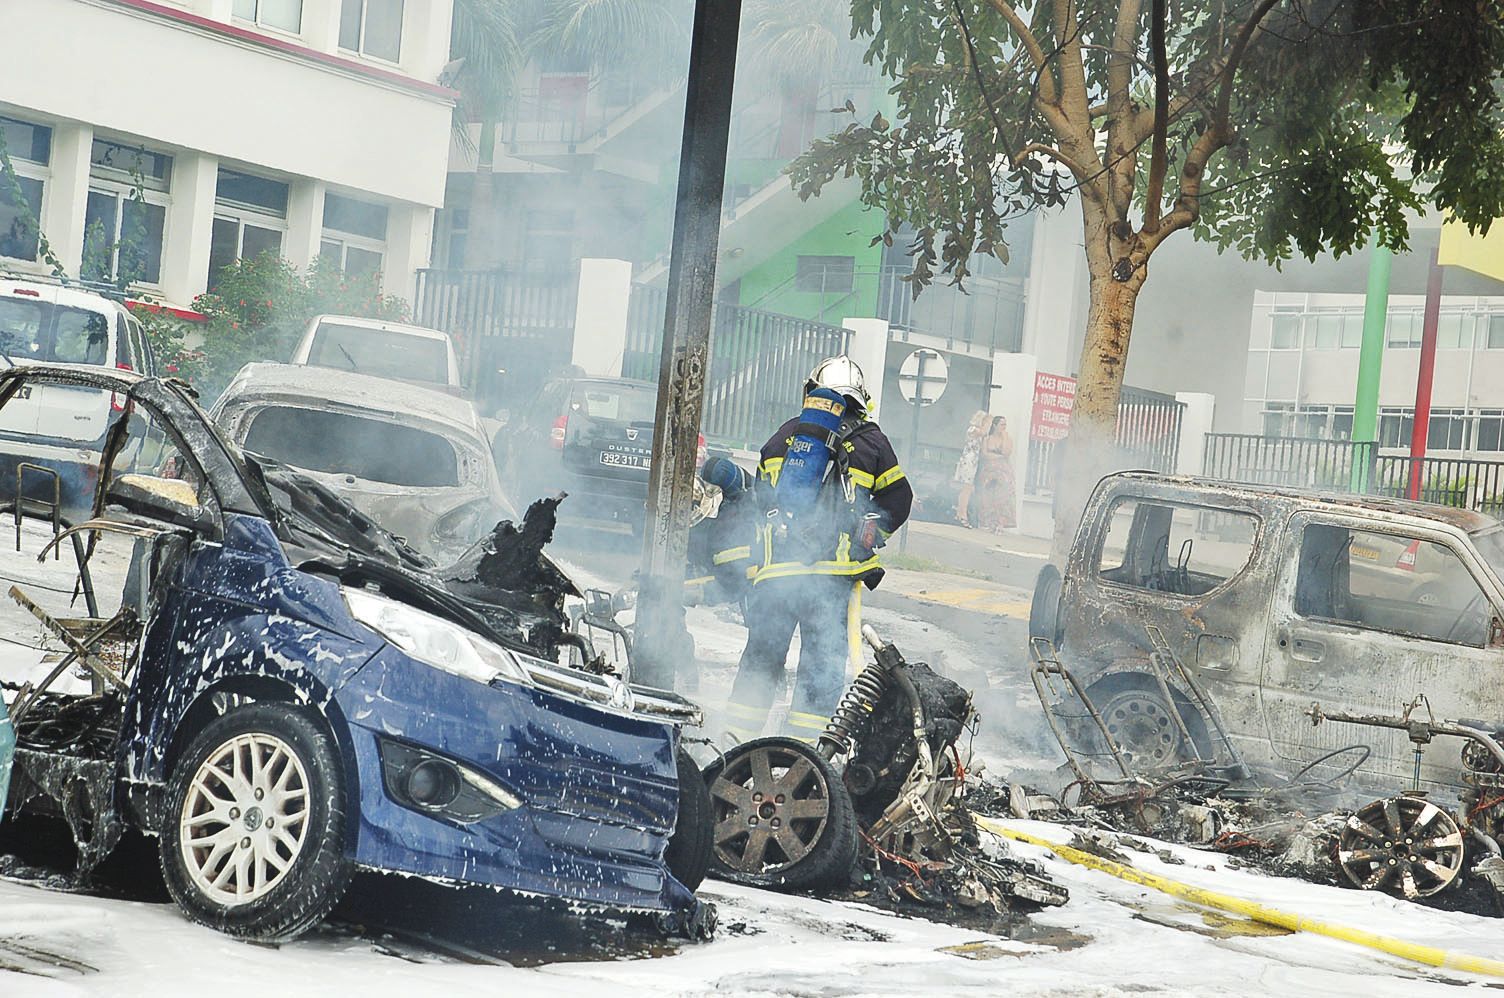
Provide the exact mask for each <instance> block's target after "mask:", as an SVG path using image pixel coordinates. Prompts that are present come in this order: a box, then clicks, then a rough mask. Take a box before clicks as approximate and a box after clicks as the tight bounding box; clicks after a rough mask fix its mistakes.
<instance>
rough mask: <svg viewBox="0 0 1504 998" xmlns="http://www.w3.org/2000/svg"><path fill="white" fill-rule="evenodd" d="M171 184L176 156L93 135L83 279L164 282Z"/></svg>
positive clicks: (86, 208) (85, 222) (90, 155)
mask: <svg viewBox="0 0 1504 998" xmlns="http://www.w3.org/2000/svg"><path fill="white" fill-rule="evenodd" d="M171 185H172V157H171V156H169V155H167V154H166V153H158V152H152V151H150V150H148V149H143V148H141V147H139V146H129V145H124V144H122V143H119V142H111V141H109V140H108V139H95V140H94V145H93V147H92V148H91V149H90V151H89V199H88V202H87V204H86V205H85V208H84V254H83V268H82V271H81V273H82V276H83V278H84V280H89V281H114V280H121V279H123V280H125V281H144V282H145V283H147V284H157V283H160V281H161V279H162V241H163V235H164V232H165V229H166V224H167V193H168V191H169V189H170V188H171Z"/></svg>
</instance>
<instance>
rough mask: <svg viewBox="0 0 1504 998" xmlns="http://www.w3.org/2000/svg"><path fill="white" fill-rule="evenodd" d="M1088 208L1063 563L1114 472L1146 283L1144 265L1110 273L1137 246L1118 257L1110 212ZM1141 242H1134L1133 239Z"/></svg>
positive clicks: (1056, 553)
mask: <svg viewBox="0 0 1504 998" xmlns="http://www.w3.org/2000/svg"><path fill="white" fill-rule="evenodd" d="M1082 210H1083V212H1084V213H1085V214H1086V216H1087V219H1086V247H1087V267H1088V272H1089V274H1090V288H1091V304H1090V307H1089V309H1088V311H1087V316H1086V339H1085V341H1084V342H1083V343H1082V345H1081V365H1080V369H1079V370H1078V372H1077V383H1076V403H1075V408H1074V410H1073V411H1072V414H1071V431H1070V436H1069V437H1067V438H1066V440H1065V443H1064V447H1065V453H1064V455H1063V456H1062V461H1061V463H1060V466H1059V469H1058V471H1057V474H1056V481H1055V509H1054V513H1055V538H1054V545H1053V548H1052V551H1051V560H1052V561H1054V562H1055V563H1056V564H1057V565H1059V566H1061V567H1062V568H1063V567H1064V565H1065V559H1066V556H1067V554H1068V553H1069V552H1070V548H1071V544H1072V542H1073V541H1074V540H1075V537H1076V529H1077V526H1078V525H1079V524H1080V522H1081V513H1082V511H1083V510H1084V509H1085V506H1086V500H1087V498H1088V497H1089V496H1090V494H1091V490H1092V488H1094V487H1095V486H1096V484H1097V482H1098V481H1099V480H1100V479H1101V478H1102V476H1103V475H1105V474H1107V473H1109V472H1111V471H1114V470H1117V466H1118V465H1119V464H1120V459H1119V457H1118V453H1117V442H1116V441H1117V420H1118V398H1119V396H1120V395H1121V392H1122V386H1123V367H1124V364H1125V363H1126V362H1127V359H1128V340H1129V338H1130V337H1131V336H1132V333H1133V310H1134V307H1135V306H1136V305H1137V303H1138V294H1139V291H1140V289H1142V287H1143V284H1144V274H1145V266H1144V263H1143V262H1139V263H1138V265H1137V266H1134V267H1131V269H1130V272H1129V277H1128V280H1126V281H1119V280H1116V279H1115V278H1114V276H1113V269H1114V265H1115V264H1116V265H1118V266H1122V265H1123V264H1124V263H1125V262H1127V261H1128V260H1130V259H1137V260H1139V261H1142V256H1140V254H1139V253H1138V252H1136V251H1137V249H1138V248H1137V246H1134V247H1132V250H1133V251H1134V252H1131V253H1130V250H1129V249H1127V248H1124V249H1123V251H1122V254H1121V255H1120V256H1119V257H1117V258H1116V259H1114V257H1113V247H1114V246H1120V245H1121V244H1120V243H1119V242H1118V241H1117V240H1109V239H1108V238H1107V234H1108V229H1109V224H1110V223H1109V222H1108V220H1107V219H1106V218H1105V217H1103V216H1104V215H1105V213H1103V212H1101V211H1100V210H1094V209H1093V206H1092V205H1091V204H1090V203H1089V202H1088V203H1086V204H1084V205H1083V209H1082ZM1135 242H1136V240H1135Z"/></svg>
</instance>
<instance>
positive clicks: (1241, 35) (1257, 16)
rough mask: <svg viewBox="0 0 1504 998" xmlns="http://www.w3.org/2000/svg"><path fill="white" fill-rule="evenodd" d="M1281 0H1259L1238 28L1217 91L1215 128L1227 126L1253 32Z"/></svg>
mask: <svg viewBox="0 0 1504 998" xmlns="http://www.w3.org/2000/svg"><path fill="white" fill-rule="evenodd" d="M1279 2H1280V0H1259V5H1258V6H1257V7H1255V8H1254V9H1253V13H1252V14H1250V15H1248V20H1246V21H1244V22H1243V26H1242V27H1241V28H1239V29H1238V34H1237V37H1236V38H1234V39H1233V42H1232V48H1231V49H1229V50H1228V53H1227V62H1226V64H1225V65H1223V67H1222V84H1221V89H1220V90H1218V91H1217V111H1216V118H1215V120H1214V121H1213V123H1212V127H1213V128H1222V129H1225V128H1227V112H1228V108H1229V107H1230V106H1231V104H1232V85H1233V80H1234V78H1235V77H1236V76H1237V75H1238V66H1239V64H1241V63H1242V61H1243V56H1244V55H1245V54H1246V53H1247V52H1248V44H1249V42H1251V41H1252V40H1253V34H1254V32H1255V31H1257V30H1258V27H1259V24H1260V23H1261V22H1262V21H1263V20H1264V17H1265V16H1266V15H1267V14H1268V13H1269V12H1270V11H1271V10H1273V9H1274V8H1275V7H1276V6H1278V5H1279Z"/></svg>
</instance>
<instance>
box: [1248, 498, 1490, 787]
mask: <svg viewBox="0 0 1504 998" xmlns="http://www.w3.org/2000/svg"><path fill="white" fill-rule="evenodd" d="M1288 536H1289V543H1288V545H1287V546H1286V549H1287V556H1286V558H1285V562H1284V565H1283V566H1282V568H1281V573H1280V576H1279V578H1278V581H1277V583H1276V585H1275V589H1274V593H1273V598H1272V606H1271V610H1270V627H1269V631H1268V638H1267V642H1268V644H1267V647H1266V649H1265V655H1264V672H1263V678H1262V681H1261V687H1262V689H1261V692H1262V697H1261V700H1262V703H1263V708H1264V720H1265V725H1266V728H1267V730H1268V733H1269V738H1270V741H1271V743H1272V745H1273V747H1274V750H1275V753H1276V755H1277V757H1278V758H1280V759H1282V760H1283V761H1284V763H1285V764H1286V765H1288V766H1289V768H1290V769H1291V770H1294V769H1296V768H1299V767H1300V766H1303V765H1305V764H1306V763H1308V762H1311V761H1312V760H1314V759H1316V758H1317V757H1318V756H1320V755H1321V754H1323V753H1326V752H1330V751H1333V750H1336V749H1341V748H1344V747H1348V746H1356V745H1363V746H1367V747H1368V748H1369V749H1370V750H1371V751H1372V756H1371V757H1370V758H1369V759H1368V760H1367V762H1366V763H1364V765H1363V767H1362V775H1364V776H1366V777H1369V778H1371V779H1376V780H1379V781H1383V782H1385V783H1387V784H1390V785H1392V786H1393V787H1394V788H1395V789H1400V788H1402V787H1409V786H1411V785H1412V782H1413V780H1414V766H1415V760H1414V752H1413V746H1412V745H1411V743H1410V741H1409V739H1408V738H1407V737H1406V736H1405V734H1404V732H1402V731H1398V730H1393V729H1386V728H1375V727H1369V726H1360V725H1353V724H1347V723H1343V722H1331V721H1329V722H1326V723H1323V724H1321V725H1319V726H1316V725H1313V723H1312V719H1311V717H1310V716H1309V713H1308V712H1309V711H1310V710H1311V707H1312V705H1313V704H1320V705H1321V707H1322V709H1323V710H1326V711H1332V710H1340V711H1347V712H1352V713H1369V714H1385V715H1398V714H1400V713H1402V712H1403V710H1404V709H1405V705H1406V704H1408V703H1410V702H1412V701H1414V700H1415V699H1416V698H1417V697H1419V696H1424V697H1425V698H1426V701H1427V702H1428V704H1429V708H1427V707H1426V706H1421V707H1419V708H1418V713H1417V714H1416V716H1417V717H1418V718H1422V719H1424V718H1427V717H1429V716H1433V715H1434V716H1435V717H1436V718H1438V719H1441V718H1447V719H1458V718H1476V717H1484V718H1487V719H1489V720H1501V721H1504V703H1501V697H1500V695H1499V694H1498V693H1497V692H1495V691H1496V690H1497V689H1498V688H1499V676H1500V670H1501V668H1504V649H1500V648H1499V647H1497V646H1496V645H1495V644H1491V642H1490V637H1491V622H1492V620H1493V619H1494V618H1495V617H1496V616H1497V615H1498V614H1499V608H1500V599H1499V594H1498V593H1497V592H1496V591H1495V589H1494V586H1493V584H1492V583H1491V582H1490V581H1489V579H1488V576H1487V574H1486V572H1485V571H1484V570H1483V568H1482V565H1481V563H1479V561H1478V559H1477V555H1476V553H1475V552H1474V551H1473V550H1472V548H1471V546H1470V545H1468V544H1466V543H1465V542H1463V541H1462V540H1461V539H1460V538H1458V537H1457V536H1456V535H1454V534H1452V533H1450V532H1449V531H1448V530H1446V529H1444V528H1443V527H1441V526H1440V525H1436V526H1434V527H1433V526H1421V525H1415V524H1410V525H1406V524H1391V523H1388V522H1387V521H1375V520H1373V519H1368V518H1364V517H1361V516H1357V515H1352V514H1343V513H1339V512H1322V511H1304V512H1297V513H1295V514H1293V515H1292V517H1291V519H1290V523H1289V531H1288ZM1459 748H1460V745H1459V744H1457V743H1456V742H1455V741H1452V740H1450V739H1444V740H1443V741H1442V742H1440V743H1439V744H1437V745H1436V746H1435V747H1433V748H1431V749H1429V750H1428V751H1426V753H1425V755H1424V764H1423V767H1422V774H1421V775H1422V782H1423V785H1426V786H1437V785H1442V786H1455V785H1456V784H1457V765H1458V755H1457V751H1458V749H1459ZM1352 758H1353V757H1352V756H1348V757H1347V758H1346V759H1344V760H1342V761H1343V762H1348V761H1351V760H1352Z"/></svg>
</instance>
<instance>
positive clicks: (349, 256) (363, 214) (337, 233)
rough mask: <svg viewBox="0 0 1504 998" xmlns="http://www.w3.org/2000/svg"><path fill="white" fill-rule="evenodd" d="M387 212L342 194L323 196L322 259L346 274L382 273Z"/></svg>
mask: <svg viewBox="0 0 1504 998" xmlns="http://www.w3.org/2000/svg"><path fill="white" fill-rule="evenodd" d="M386 219H387V208H386V205H384V204H372V203H371V202H369V201H357V200H356V199H355V198H347V197H345V196H344V195H342V194H326V195H324V237H323V241H322V242H321V243H320V245H319V256H320V258H322V259H324V260H328V261H329V262H331V263H333V264H335V265H336V266H338V267H339V268H340V269H341V270H343V271H345V272H346V273H347V274H375V273H380V271H381V258H382V254H383V253H384V252H385V251H386Z"/></svg>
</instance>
